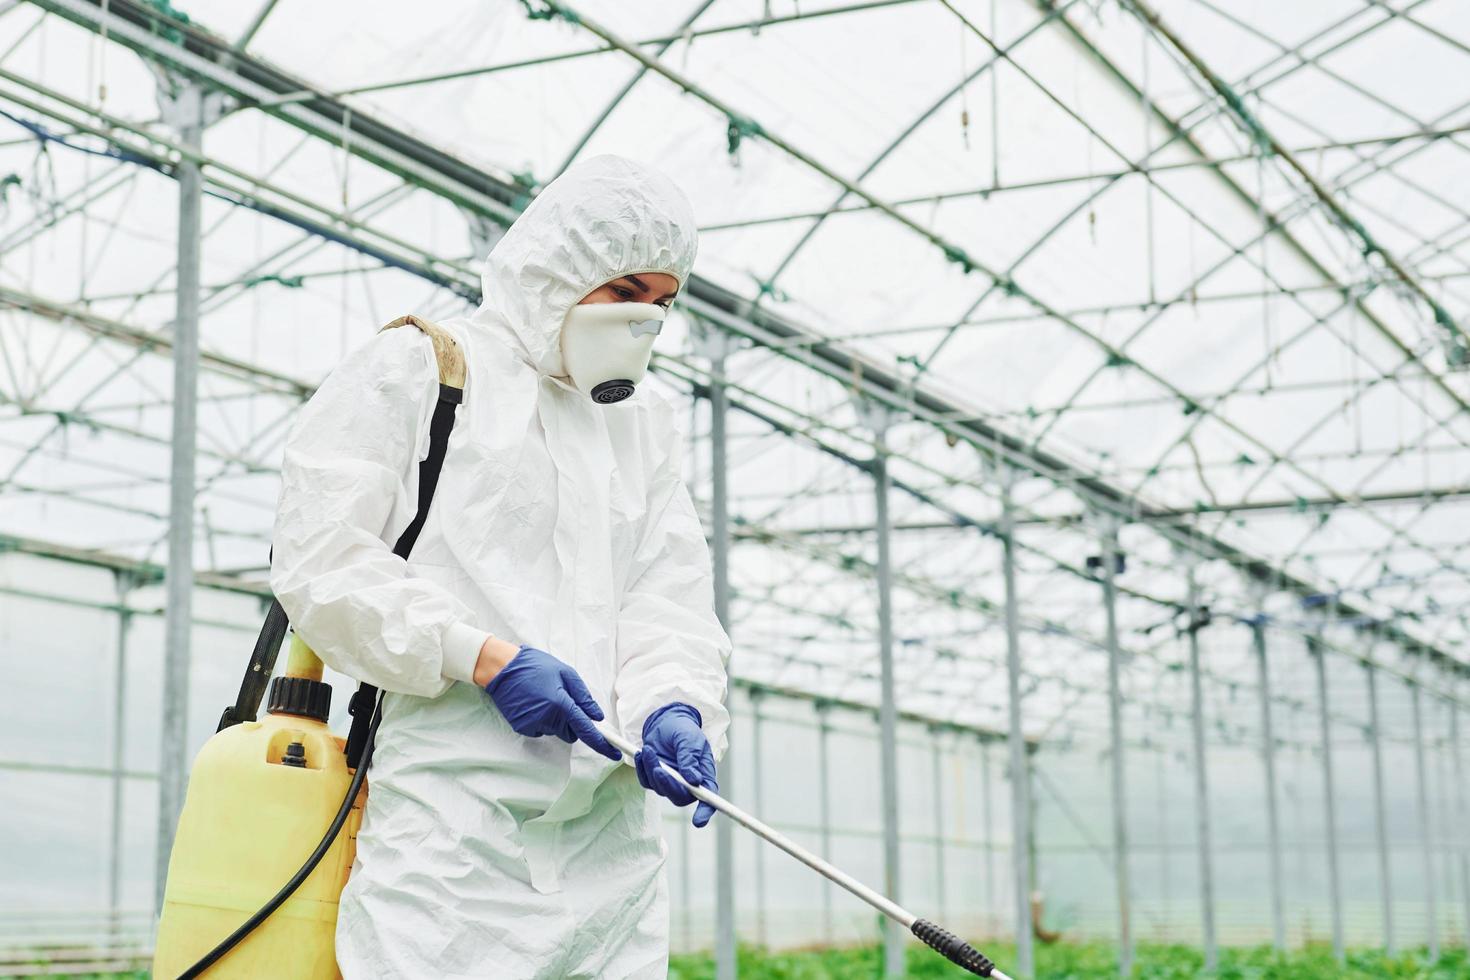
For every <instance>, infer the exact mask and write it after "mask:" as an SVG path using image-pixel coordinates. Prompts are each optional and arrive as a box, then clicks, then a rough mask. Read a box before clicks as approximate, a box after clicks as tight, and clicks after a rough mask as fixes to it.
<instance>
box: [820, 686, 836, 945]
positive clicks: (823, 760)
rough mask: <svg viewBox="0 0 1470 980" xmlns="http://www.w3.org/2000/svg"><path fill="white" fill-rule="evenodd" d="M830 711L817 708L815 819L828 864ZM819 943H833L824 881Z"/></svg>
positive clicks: (828, 883) (827, 886)
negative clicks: (818, 821)
mask: <svg viewBox="0 0 1470 980" xmlns="http://www.w3.org/2000/svg"><path fill="white" fill-rule="evenodd" d="M830 710H831V709H830V708H828V707H827V706H826V705H824V704H818V705H817V816H818V819H819V820H820V821H821V824H820V833H821V840H822V860H823V861H827V862H831V860H832V784H831V781H830V776H829V773H830V772H831V769H830V768H829V758H828V752H829V750H830V746H829V745H828V744H827V742H828V739H829V738H830V736H831V734H832V725H831V723H830V722H829V721H828V720H827V712H828V711H830ZM822 941H823V942H825V943H826V944H827V945H828V946H831V945H832V941H833V937H832V882H831V880H830V879H827V878H823V879H822Z"/></svg>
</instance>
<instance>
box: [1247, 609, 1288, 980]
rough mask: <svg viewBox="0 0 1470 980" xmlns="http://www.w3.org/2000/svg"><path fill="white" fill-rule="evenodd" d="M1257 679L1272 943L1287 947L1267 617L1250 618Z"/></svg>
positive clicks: (1279, 948) (1275, 945)
mask: <svg viewBox="0 0 1470 980" xmlns="http://www.w3.org/2000/svg"><path fill="white" fill-rule="evenodd" d="M1251 644H1252V646H1253V647H1254V648H1255V652H1256V680H1257V685H1258V686H1259V687H1260V690H1261V764H1262V767H1263V769H1264V775H1265V779H1266V858H1267V863H1268V865H1269V868H1270V875H1269V877H1270V884H1271V944H1272V945H1273V946H1274V947H1275V948H1276V950H1277V952H1281V951H1284V950H1285V949H1286V914H1285V910H1284V909H1283V907H1282V900H1281V897H1282V892H1281V814H1280V810H1279V808H1278V804H1277V801H1276V734H1275V732H1274V730H1273V729H1272V725H1271V670H1270V665H1269V664H1268V663H1267V661H1266V617H1265V615H1264V614H1261V615H1257V616H1256V617H1255V619H1253V620H1252V621H1251Z"/></svg>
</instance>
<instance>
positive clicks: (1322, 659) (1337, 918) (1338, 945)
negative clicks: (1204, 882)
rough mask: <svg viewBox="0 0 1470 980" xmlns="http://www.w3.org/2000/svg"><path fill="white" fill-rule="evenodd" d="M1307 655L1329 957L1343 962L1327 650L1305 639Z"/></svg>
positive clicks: (1344, 951) (1340, 891)
mask: <svg viewBox="0 0 1470 980" xmlns="http://www.w3.org/2000/svg"><path fill="white" fill-rule="evenodd" d="M1307 653H1308V654H1309V655H1310V656H1311V658H1312V661H1313V663H1314V664H1315V665H1316V668H1317V705H1318V715H1319V719H1320V721H1321V729H1322V804H1323V810H1324V814H1323V815H1324V817H1325V818H1326V821H1327V826H1326V839H1327V900H1328V903H1329V906H1330V908H1331V913H1332V955H1333V956H1334V957H1335V958H1336V959H1337V962H1338V963H1339V964H1342V963H1346V962H1347V952H1346V950H1345V949H1344V947H1343V937H1342V879H1341V876H1340V875H1339V872H1338V867H1337V793H1336V791H1335V789H1334V788H1333V782H1332V719H1331V718H1330V717H1329V716H1328V703H1327V651H1326V650H1325V649H1323V647H1322V642H1321V640H1320V639H1319V638H1318V637H1317V636H1315V635H1312V636H1308V637H1307Z"/></svg>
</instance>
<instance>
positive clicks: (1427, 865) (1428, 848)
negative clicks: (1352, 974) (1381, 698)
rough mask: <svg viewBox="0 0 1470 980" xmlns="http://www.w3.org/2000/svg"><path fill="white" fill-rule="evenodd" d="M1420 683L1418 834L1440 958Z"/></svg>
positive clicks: (1416, 716) (1412, 703) (1434, 947)
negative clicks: (1420, 840) (1420, 839)
mask: <svg viewBox="0 0 1470 980" xmlns="http://www.w3.org/2000/svg"><path fill="white" fill-rule="evenodd" d="M1422 700H1423V699H1422V698H1421V696H1420V693H1419V685H1418V683H1417V682H1414V681H1410V682H1409V708H1410V711H1411V714H1412V715H1413V721H1414V783H1415V793H1416V795H1417V797H1418V802H1419V834H1420V837H1421V838H1422V843H1423V849H1424V902H1425V904H1426V905H1427V906H1428V911H1429V923H1428V924H1429V937H1428V938H1429V958H1430V959H1432V960H1435V959H1439V909H1438V902H1437V901H1436V896H1435V889H1434V874H1435V870H1436V869H1435V867H1434V840H1433V837H1432V836H1431V826H1430V821H1429V776H1428V774H1427V772H1426V771H1425V767H1424V707H1423V704H1422V703H1421V702H1422Z"/></svg>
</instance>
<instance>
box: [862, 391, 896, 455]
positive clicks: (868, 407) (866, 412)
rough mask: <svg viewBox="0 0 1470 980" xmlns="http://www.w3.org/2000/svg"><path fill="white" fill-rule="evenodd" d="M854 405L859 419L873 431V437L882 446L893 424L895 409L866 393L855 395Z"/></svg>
mask: <svg viewBox="0 0 1470 980" xmlns="http://www.w3.org/2000/svg"><path fill="white" fill-rule="evenodd" d="M852 407H853V411H855V412H856V413H857V417H858V421H859V422H861V423H862V424H863V427H864V428H866V429H868V430H869V431H870V432H872V433H873V438H874V439H875V440H876V441H877V442H878V444H879V445H880V446H881V445H882V444H883V443H884V441H885V439H886V437H887V435H888V427H889V426H890V425H892V424H893V417H894V415H895V414H896V413H895V412H894V410H893V409H892V408H889V407H888V406H887V405H884V404H883V403H881V402H878V401H874V400H873V399H871V398H868V397H867V396H865V395H853V396H852Z"/></svg>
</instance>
